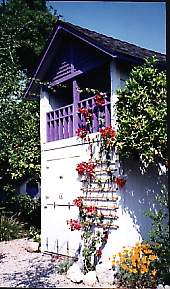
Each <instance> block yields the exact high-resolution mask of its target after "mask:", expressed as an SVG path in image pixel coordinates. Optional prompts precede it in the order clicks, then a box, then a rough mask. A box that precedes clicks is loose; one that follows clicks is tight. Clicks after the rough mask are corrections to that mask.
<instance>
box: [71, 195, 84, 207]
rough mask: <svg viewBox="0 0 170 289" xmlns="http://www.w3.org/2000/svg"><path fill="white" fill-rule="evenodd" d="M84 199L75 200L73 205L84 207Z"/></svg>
mask: <svg viewBox="0 0 170 289" xmlns="http://www.w3.org/2000/svg"><path fill="white" fill-rule="evenodd" d="M82 199H83V197H78V198H77V199H75V200H73V204H74V205H75V206H77V207H79V208H80V207H82V205H83V200H82Z"/></svg>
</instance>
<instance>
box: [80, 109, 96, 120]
mask: <svg viewBox="0 0 170 289" xmlns="http://www.w3.org/2000/svg"><path fill="white" fill-rule="evenodd" d="M78 112H79V113H81V114H82V115H83V116H84V117H85V119H86V120H87V119H89V120H91V119H93V112H92V109H91V108H87V107H81V108H78Z"/></svg>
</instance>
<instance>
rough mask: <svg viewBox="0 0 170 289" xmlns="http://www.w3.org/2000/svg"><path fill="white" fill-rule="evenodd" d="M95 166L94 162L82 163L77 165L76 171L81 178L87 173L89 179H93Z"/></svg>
mask: <svg viewBox="0 0 170 289" xmlns="http://www.w3.org/2000/svg"><path fill="white" fill-rule="evenodd" d="M95 166H96V165H95V163H92V162H90V163H87V162H82V163H79V164H77V167H76V171H78V174H79V175H81V176H82V175H83V174H84V173H86V174H87V176H88V177H93V176H94V169H95Z"/></svg>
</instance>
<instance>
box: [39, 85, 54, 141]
mask: <svg viewBox="0 0 170 289" xmlns="http://www.w3.org/2000/svg"><path fill="white" fill-rule="evenodd" d="M51 110H52V109H51V105H50V102H49V94H48V92H47V91H45V90H43V89H42V88H41V92H40V139H41V144H44V143H46V142H47V126H46V113H47V112H48V111H51Z"/></svg>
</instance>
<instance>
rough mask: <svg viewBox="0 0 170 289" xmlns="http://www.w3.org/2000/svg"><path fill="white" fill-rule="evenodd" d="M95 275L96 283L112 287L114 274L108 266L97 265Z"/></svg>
mask: <svg viewBox="0 0 170 289" xmlns="http://www.w3.org/2000/svg"><path fill="white" fill-rule="evenodd" d="M96 274H97V278H98V281H99V282H100V283H106V284H110V285H113V282H114V272H113V270H112V268H111V267H110V266H108V264H103V263H102V264H98V265H97V266H96Z"/></svg>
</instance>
